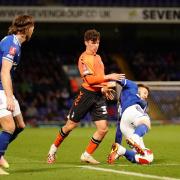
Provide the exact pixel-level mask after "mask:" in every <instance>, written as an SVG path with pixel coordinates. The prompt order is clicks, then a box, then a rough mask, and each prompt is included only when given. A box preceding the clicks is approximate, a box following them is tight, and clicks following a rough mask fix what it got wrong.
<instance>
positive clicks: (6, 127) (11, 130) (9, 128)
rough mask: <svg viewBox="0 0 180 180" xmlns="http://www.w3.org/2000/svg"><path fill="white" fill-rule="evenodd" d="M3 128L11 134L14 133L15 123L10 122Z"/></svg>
mask: <svg viewBox="0 0 180 180" xmlns="http://www.w3.org/2000/svg"><path fill="white" fill-rule="evenodd" d="M3 130H4V131H6V132H9V133H10V134H13V133H14V131H15V125H14V124H8V125H6V126H4V127H3Z"/></svg>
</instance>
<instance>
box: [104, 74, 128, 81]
mask: <svg viewBox="0 0 180 180" xmlns="http://www.w3.org/2000/svg"><path fill="white" fill-rule="evenodd" d="M105 79H107V80H114V81H121V80H123V79H125V74H117V73H112V74H108V75H106V76H105Z"/></svg>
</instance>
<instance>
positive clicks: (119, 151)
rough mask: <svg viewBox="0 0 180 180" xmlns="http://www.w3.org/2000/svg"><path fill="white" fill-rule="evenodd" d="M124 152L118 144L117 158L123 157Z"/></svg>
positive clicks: (124, 149)
mask: <svg viewBox="0 0 180 180" xmlns="http://www.w3.org/2000/svg"><path fill="white" fill-rule="evenodd" d="M125 152H126V148H124V147H123V146H121V145H119V144H118V150H117V154H118V156H123V155H124V154H125Z"/></svg>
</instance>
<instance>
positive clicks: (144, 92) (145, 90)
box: [138, 87, 149, 100]
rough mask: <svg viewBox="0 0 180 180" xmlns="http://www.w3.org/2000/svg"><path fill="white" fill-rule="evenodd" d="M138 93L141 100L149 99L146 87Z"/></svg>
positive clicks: (141, 88) (139, 89)
mask: <svg viewBox="0 0 180 180" xmlns="http://www.w3.org/2000/svg"><path fill="white" fill-rule="evenodd" d="M138 93H139V96H140V98H141V99H143V100H146V99H147V98H148V95H149V92H148V90H147V89H146V88H144V87H139V88H138Z"/></svg>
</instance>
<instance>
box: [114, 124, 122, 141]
mask: <svg viewBox="0 0 180 180" xmlns="http://www.w3.org/2000/svg"><path fill="white" fill-rule="evenodd" d="M115 142H116V143H118V144H121V142H122V132H121V129H120V121H118V122H117V128H116V137H115Z"/></svg>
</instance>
